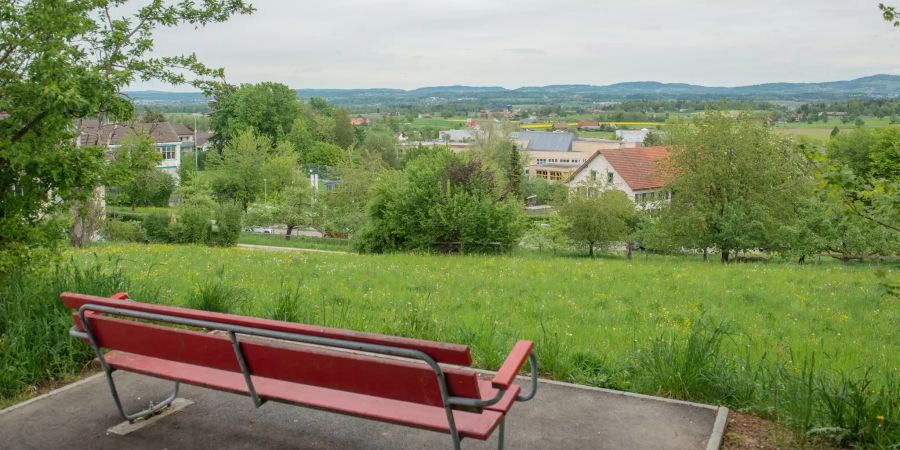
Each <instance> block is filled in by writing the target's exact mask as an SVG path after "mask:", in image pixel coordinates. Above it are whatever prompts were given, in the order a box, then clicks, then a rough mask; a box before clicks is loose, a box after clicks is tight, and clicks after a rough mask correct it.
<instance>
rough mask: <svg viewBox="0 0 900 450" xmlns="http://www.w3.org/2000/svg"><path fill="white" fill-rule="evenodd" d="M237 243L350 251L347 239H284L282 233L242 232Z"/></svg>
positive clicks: (303, 237) (299, 237) (292, 237)
mask: <svg viewBox="0 0 900 450" xmlns="http://www.w3.org/2000/svg"><path fill="white" fill-rule="evenodd" d="M238 244H252V245H269V246H273V247H289V248H311V249H315V250H332V251H340V252H348V251H351V250H352V248H351V245H350V240H349V239H335V238H317V237H310V236H291V238H290V239H285V238H284V236H283V235H278V234H262V233H250V232H246V231H245V232H242V233H241V235H240V236H239V237H238Z"/></svg>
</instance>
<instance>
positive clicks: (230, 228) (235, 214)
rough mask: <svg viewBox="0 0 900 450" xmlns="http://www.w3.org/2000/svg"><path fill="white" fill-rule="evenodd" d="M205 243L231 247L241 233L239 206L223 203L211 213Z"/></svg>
mask: <svg viewBox="0 0 900 450" xmlns="http://www.w3.org/2000/svg"><path fill="white" fill-rule="evenodd" d="M213 220H215V224H214V225H213V224H210V228H209V237H208V238H207V240H206V243H207V245H216V246H221V247H231V246H233V245H235V244H237V240H238V237H239V236H240V235H241V207H240V206H239V205H238V204H237V203H223V204H221V205H219V207H218V208H216V210H215V212H214V213H213Z"/></svg>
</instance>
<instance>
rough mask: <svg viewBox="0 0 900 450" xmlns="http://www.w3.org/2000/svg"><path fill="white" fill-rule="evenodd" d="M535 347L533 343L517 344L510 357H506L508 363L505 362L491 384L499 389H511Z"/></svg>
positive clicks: (520, 342)
mask: <svg viewBox="0 0 900 450" xmlns="http://www.w3.org/2000/svg"><path fill="white" fill-rule="evenodd" d="M533 346H534V344H533V343H532V342H531V341H519V342H516V345H515V346H514V347H513V349H512V351H511V352H510V353H509V356H507V357H506V361H503V365H502V366H500V370H499V371H497V375H495V376H494V378H493V379H492V380H491V384H493V385H494V387H496V388H499V389H509V386H510V385H512V382H513V380H515V379H516V375H518V374H519V371H520V370H522V366H523V365H525V361H526V360H527V359H528V355H529V354H530V353H531V348H532V347H533Z"/></svg>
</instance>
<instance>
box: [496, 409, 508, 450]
mask: <svg viewBox="0 0 900 450" xmlns="http://www.w3.org/2000/svg"><path fill="white" fill-rule="evenodd" d="M505 428H506V416H503V418H501V419H500V430H499V431H498V433H499V434H498V436H497V448H498V449H500V450H503V435H504V433H503V432H504V431H505Z"/></svg>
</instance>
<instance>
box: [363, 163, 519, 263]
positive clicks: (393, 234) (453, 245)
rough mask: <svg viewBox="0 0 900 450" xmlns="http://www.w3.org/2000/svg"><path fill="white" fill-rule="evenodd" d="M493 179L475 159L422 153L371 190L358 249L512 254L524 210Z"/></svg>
mask: <svg viewBox="0 0 900 450" xmlns="http://www.w3.org/2000/svg"><path fill="white" fill-rule="evenodd" d="M494 178H495V177H494V173H493V172H491V171H490V170H489V169H487V168H486V167H485V166H483V165H482V163H481V161H479V160H477V159H472V160H465V159H464V158H463V156H461V155H457V154H454V153H452V152H451V151H449V150H438V151H435V152H433V153H429V154H423V155H421V156H420V157H418V158H416V159H414V160H412V161H410V162H409V163H408V164H407V165H406V167H405V168H404V170H403V172H399V173H397V174H389V175H386V176H384V177H382V178H381V179H380V180H379V181H378V182H377V183H376V184H375V186H374V187H373V188H372V192H373V193H372V198H371V200H370V202H369V205H368V217H369V223H368V224H367V225H366V226H365V227H364V228H363V230H361V231H360V233H359V234H358V235H357V236H356V241H355V245H356V247H357V249H358V250H360V251H364V252H386V251H395V250H437V251H452V252H456V251H458V252H495V251H509V250H511V249H512V248H513V247H514V246H515V245H516V244H518V241H519V237H520V236H521V235H522V230H523V225H524V220H523V217H522V208H521V205H520V204H519V203H518V202H517V201H516V200H515V199H514V198H512V196H511V197H509V198H505V197H504V194H503V193H502V192H500V189H499V188H498V185H497V183H496V182H495V180H494Z"/></svg>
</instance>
